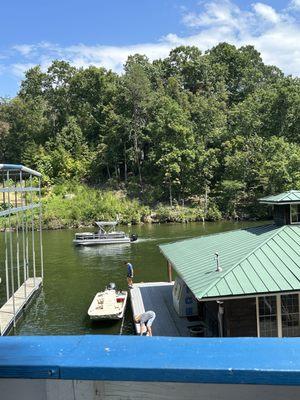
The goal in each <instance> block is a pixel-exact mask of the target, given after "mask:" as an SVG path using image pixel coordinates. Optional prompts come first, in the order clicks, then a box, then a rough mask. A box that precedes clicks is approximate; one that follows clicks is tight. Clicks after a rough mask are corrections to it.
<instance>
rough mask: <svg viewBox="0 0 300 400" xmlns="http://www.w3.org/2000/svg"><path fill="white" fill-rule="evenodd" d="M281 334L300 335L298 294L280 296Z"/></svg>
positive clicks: (287, 335)
mask: <svg viewBox="0 0 300 400" xmlns="http://www.w3.org/2000/svg"><path fill="white" fill-rule="evenodd" d="M281 318H282V336H286V337H293V336H294V337H295V336H300V320H299V296H298V294H287V295H282V296H281Z"/></svg>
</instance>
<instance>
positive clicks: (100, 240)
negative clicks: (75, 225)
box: [73, 221, 137, 246]
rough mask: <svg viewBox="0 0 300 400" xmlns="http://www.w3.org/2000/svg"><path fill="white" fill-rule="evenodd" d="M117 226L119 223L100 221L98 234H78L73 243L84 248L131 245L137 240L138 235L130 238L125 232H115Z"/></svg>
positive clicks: (97, 223)
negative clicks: (103, 245)
mask: <svg viewBox="0 0 300 400" xmlns="http://www.w3.org/2000/svg"><path fill="white" fill-rule="evenodd" d="M117 224H118V222H117V221H112V222H106V221H98V222H96V225H97V226H98V228H99V231H98V232H95V233H93V232H82V233H76V234H75V239H74V240H73V243H74V244H76V245H82V246H92V245H98V244H117V243H131V242H134V241H135V240H137V236H136V235H131V236H128V235H126V233H125V232H122V231H115V230H114V228H115V226H116V225H117Z"/></svg>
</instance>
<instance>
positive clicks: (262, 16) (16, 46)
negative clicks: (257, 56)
mask: <svg viewBox="0 0 300 400" xmlns="http://www.w3.org/2000/svg"><path fill="white" fill-rule="evenodd" d="M0 15H1V24H0V96H6V95H9V96H14V95H15V94H16V92H17V90H18V87H19V83H20V81H21V79H22V77H23V76H24V72H25V71H26V69H28V68H30V67H31V66H33V65H36V64H40V65H41V66H42V68H43V69H44V70H46V69H47V67H48V66H49V64H50V63H51V60H53V59H66V60H68V61H70V62H71V63H72V64H73V65H75V66H77V67H85V66H88V65H91V64H94V65H98V66H100V65H101V66H104V67H106V68H109V69H112V70H114V71H116V72H122V65H123V63H124V61H125V60H126V58H127V56H128V55H129V54H132V53H136V52H140V53H144V54H146V55H147V56H148V57H149V58H150V59H151V60H152V59H155V58H159V57H165V56H167V54H168V52H169V51H170V49H172V48H174V47H176V46H178V45H181V44H183V45H196V46H198V47H200V49H201V50H203V51H205V50H206V49H208V48H210V47H212V46H214V45H215V44H217V43H218V42H220V41H228V42H230V43H233V44H235V45H237V46H241V45H244V44H253V45H255V46H256V48H257V49H258V50H259V51H260V52H261V54H262V57H263V59H264V61H265V62H267V63H269V64H276V65H278V66H279V67H280V68H282V69H283V71H284V72H286V73H287V74H293V75H300V45H299V43H300V23H299V22H300V0H287V1H282V0H272V1H267V0H265V1H248V0H199V1H193V0H149V1H148V0H139V1H137V0H110V1H104V0H85V1H84V0H80V1H79V0H72V1H70V0H60V1H58V0H39V1H37V0H27V1H24V0H22V1H21V0H10V1H5V2H2V4H1V13H0Z"/></svg>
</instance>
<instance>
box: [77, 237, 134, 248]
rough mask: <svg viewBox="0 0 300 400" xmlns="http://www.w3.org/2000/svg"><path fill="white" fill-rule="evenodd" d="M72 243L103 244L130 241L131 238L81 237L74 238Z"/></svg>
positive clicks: (82, 244)
mask: <svg viewBox="0 0 300 400" xmlns="http://www.w3.org/2000/svg"><path fill="white" fill-rule="evenodd" d="M73 243H74V244H75V245H76V246H98V245H103V244H123V243H131V240H130V238H129V237H126V238H121V239H83V240H77V239H74V240H73Z"/></svg>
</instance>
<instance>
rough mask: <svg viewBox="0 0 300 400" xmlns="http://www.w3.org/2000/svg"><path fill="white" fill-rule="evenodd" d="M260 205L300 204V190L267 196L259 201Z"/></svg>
mask: <svg viewBox="0 0 300 400" xmlns="http://www.w3.org/2000/svg"><path fill="white" fill-rule="evenodd" d="M259 202H260V203H264V204H282V203H285V204H286V203H294V202H300V190H290V191H289V192H284V193H280V194H277V195H276V196H267V197H263V198H261V199H259Z"/></svg>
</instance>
